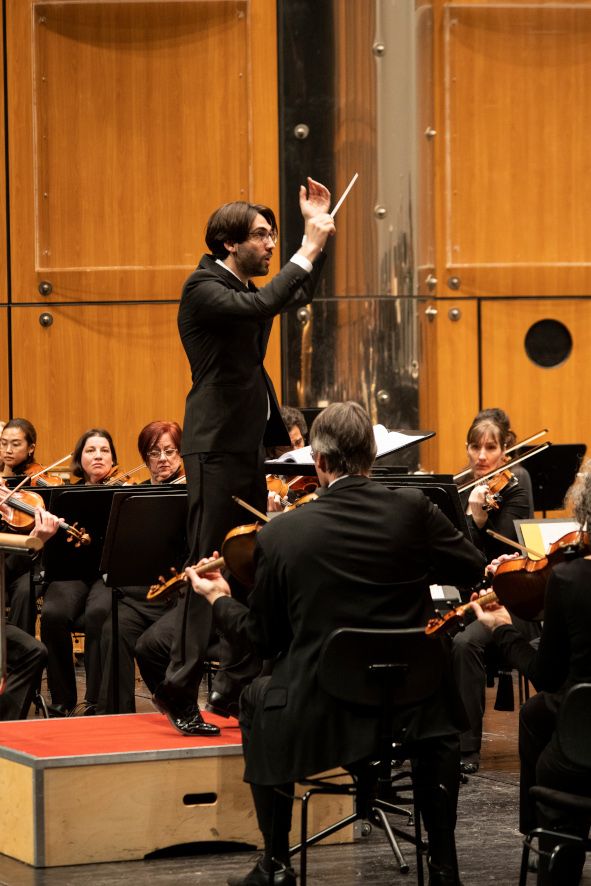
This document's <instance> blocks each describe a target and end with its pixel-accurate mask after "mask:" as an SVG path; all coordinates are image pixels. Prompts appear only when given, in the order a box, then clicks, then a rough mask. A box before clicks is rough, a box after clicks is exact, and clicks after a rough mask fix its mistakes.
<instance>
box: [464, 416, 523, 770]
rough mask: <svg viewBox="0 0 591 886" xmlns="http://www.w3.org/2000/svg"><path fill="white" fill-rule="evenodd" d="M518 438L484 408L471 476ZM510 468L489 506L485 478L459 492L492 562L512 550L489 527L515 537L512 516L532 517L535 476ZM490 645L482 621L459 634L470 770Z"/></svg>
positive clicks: (473, 429) (494, 463)
mask: <svg viewBox="0 0 591 886" xmlns="http://www.w3.org/2000/svg"><path fill="white" fill-rule="evenodd" d="M514 442H515V434H514V433H513V431H512V430H511V426H510V421H509V417H508V415H507V414H506V413H505V412H504V411H503V410H502V409H486V410H483V411H482V412H479V413H478V415H477V416H476V417H475V419H474V421H473V422H472V424H471V425H470V428H469V430H468V434H467V439H466V450H467V454H468V464H469V468H470V471H471V474H472V478H473V479H474V480H477V479H479V478H481V477H482V476H484V475H485V474H487V473H489V472H490V471H494V470H495V469H496V468H499V467H502V465H504V464H505V463H506V462H507V456H506V455H505V452H506V450H507V448H508V447H509V446H512V445H513V444H514ZM511 473H512V474H513V473H514V475H515V477H517V479H518V482H517V483H514V482H513V481H509V482H508V483H507V485H506V487H505V489H503V490H502V491H501V492H500V501H496V502H495V504H496V505H497V506H496V507H495V506H492V507H490V509H488V508H489V505H488V504H487V501H486V498H487V495H488V494H489V489H488V487H487V485H486V484H485V482H483V483H481V484H477V485H476V486H474V487H472V489H471V490H469V491H466V492H464V493H461V494H460V500H461V501H462V504H463V507H464V509H465V513H466V517H467V520H468V526H469V529H470V532H471V535H472V541H473V542H474V544H475V545H476V546H477V547H479V548H480V550H481V551H482V552H483V553H484V555H485V557H486V560H487V562H490V561H491V560H493V559H495V558H496V557H498V556H500V555H501V554H506V553H513V550H512V549H511V548H509V547H508V546H507V545H505V544H503V543H502V542H499V541H497V540H495V539H493V538H492V537H491V536H490V535H488V534H487V532H486V530H487V529H493V530H494V531H495V532H498V533H500V534H501V535H504V536H505V537H506V538H510V539H513V540H516V532H515V527H514V523H513V521H514V520H515V519H519V518H522V519H526V518H528V517H532V516H533V496H532V494H531V481H530V479H529V475H528V473H527V471H525V470H524V469H523V468H521V466H519V465H517V466H516V467H515V468H514V469H513V470H512V471H511ZM514 621H515V623H516V624H518V625H519V628H520V630H521V631H522V632H523V634H524V635H525V636H527V637H528V638H529V639H530V640H532V639H534V638H535V637H536V636H539V626H538V625H537V624H536V623H532V622H524V621H522V620H520V619H517V618H515V619H514ZM490 644H491V637H490V632H489V631H486V630H485V629H484V628H482V626H481V625H480V624H479V623H478V622H477V621H473V622H472V623H470V624H468V625H467V626H466V629H465V630H464V631H462V632H461V633H459V634H457V635H456V636H455V637H454V642H453V664H454V672H455V676H456V680H457V682H458V686H459V690H460V694H461V696H462V701H463V702H464V706H465V708H466V713H467V715H468V721H469V723H470V728H469V729H467V730H466V731H465V732H463V733H462V735H461V736H460V751H461V758H462V763H461V768H462V771H463V772H464V773H467V774H471V773H474V772H476V771H477V770H478V768H479V765H480V747H481V743H482V720H483V716H484V707H485V686H486V667H485V650H486V649H487V647H488V646H489V645H490Z"/></svg>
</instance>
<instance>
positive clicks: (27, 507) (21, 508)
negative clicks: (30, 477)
mask: <svg viewBox="0 0 591 886" xmlns="http://www.w3.org/2000/svg"><path fill="white" fill-rule="evenodd" d="M0 504H2V506H3V507H2V511H0V517H1V518H2V520H4V522H5V523H6V524H7V525H8V526H10V527H11V529H17V530H19V531H21V532H30V531H31V530H32V528H33V526H34V525H35V508H41V509H42V510H47V509H46V508H45V503H44V501H43V499H42V498H41V496H40V495H39V493H38V492H32V491H31V490H29V489H27V490H24V489H23V490H19V491H18V492H11V493H10V495H8V496H7V497H6V498H4V499H2V500H1V501H0ZM59 528H60V529H63V530H64V531H65V532H66V533H67V535H68V541H69V542H71V541H74V547H76V548H79V547H80V545H89V544H90V541H91V539H90V535H89V534H88V533H87V532H86V531H85V530H84V529H78V527H77V525H76V523H74V524H73V525H70V524H69V523H66V522H65V520H60V521H59Z"/></svg>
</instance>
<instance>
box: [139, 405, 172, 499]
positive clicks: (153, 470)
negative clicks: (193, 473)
mask: <svg viewBox="0 0 591 886" xmlns="http://www.w3.org/2000/svg"><path fill="white" fill-rule="evenodd" d="M137 448H138V450H139V453H140V455H141V457H142V458H143V460H144V462H145V463H146V467H147V468H148V470H149V472H150V479H149V480H148V481H147V482H148V483H151V484H152V486H161V485H162V484H163V483H173V482H175V481H177V480H181V479H182V476H183V463H182V460H181V454H180V453H181V428H180V425H179V424H178V423H177V422H176V421H151V422H150V423H149V424H147V425H146V426H145V427H144V428H142V429H141V431H140V433H139V437H138V440H137Z"/></svg>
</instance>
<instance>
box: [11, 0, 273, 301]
mask: <svg viewBox="0 0 591 886" xmlns="http://www.w3.org/2000/svg"><path fill="white" fill-rule="evenodd" d="M255 6H256V7H257V10H256V15H251V14H250V13H251V8H254V7H255ZM272 6H273V4H272V3H271V2H270V0H253V2H252V3H251V4H249V3H248V2H246V0H227V2H224V0H221V2H216V3H211V2H207V0H195V2H166V0H151V2H150V0H146V2H124V0H121V2H119V3H112V2H105V0H94V2H76V3H64V2H61V3H52V2H34V0H33V2H23V0H8V4H7V19H8V85H9V121H10V158H11V168H12V172H13V174H12V179H11V196H12V215H11V227H12V239H13V255H14V262H13V292H14V299H15V300H17V301H32V300H38V301H39V300H41V296H39V294H38V292H37V286H38V283H39V282H40V281H41V280H43V279H47V280H49V281H50V282H51V284H52V286H53V294H52V297H51V299H50V300H52V299H59V300H61V301H63V300H78V299H80V298H83V299H95V298H97V297H99V298H105V299H119V298H126V299H129V298H146V297H148V298H149V297H164V298H166V297H168V298H170V297H171V296H172V297H174V296H175V295H176V294H177V293H178V292H179V289H180V286H181V284H182V281H183V279H184V278H185V277H186V276H187V273H188V272H189V271H190V270H191V268H192V267H193V266H194V263H195V258H196V256H198V254H199V251H200V249H201V245H202V231H203V228H204V225H205V221H206V219H207V216H208V215H209V213H210V212H211V211H212V209H214V208H215V207H216V206H217V205H219V204H220V203H223V202H225V201H227V200H232V199H237V198H240V197H244V198H247V199H248V198H249V196H251V191H252V189H253V188H254V187H257V189H258V188H260V190H262V191H263V192H266V194H267V195H269V196H273V192H274V193H275V194H276V192H277V186H276V184H274V179H275V178H276V162H275V161H276V147H275V148H273V145H272V142H273V137H272V136H271V137H270V138H269V137H264V136H261V135H259V134H258V133H259V127H260V128H261V129H265V130H274V129H276V116H275V114H274V113H271V114H269V102H268V96H269V95H272V94H274V92H275V88H276V86H275V80H274V70H273V67H274V63H273V62H272V63H271V64H270V65H266V77H267V90H266V93H265V96H266V99H267V100H266V101H265V104H264V114H261V113H260V110H261V105H262V99H261V97H260V89H259V84H260V82H261V74H260V68H261V65H262V63H263V62H262V60H261V59H260V58H258V60H255V55H254V52H251V50H250V48H249V47H250V42H251V41H252V43H253V44H254V46H256V52H257V53H258V54H259V56H260V55H263V56H265V55H267V57H268V55H274V49H275V47H274V42H273V40H274V28H273V29H272V30H271V29H268V30H267V31H266V32H263V28H264V27H265V24H266V26H267V28H269V24H270V25H271V26H272V25H273V19H272V18H271V20H270V22H269V19H268V18H267V21H266V23H265V21H264V15H263V12H264V11H267V10H268V9H270V8H271V7H272ZM267 47H268V48H269V50H271V51H270V52H268V53H266V52H265V49H266V48H267ZM274 106H275V105H274V103H273V104H272V106H271V107H273V108H274ZM23 108H28V109H31V113H23ZM33 109H34V113H33ZM255 132H256V133H257V136H256V138H255V137H254V136H253V133H255ZM259 145H260V146H261V148H262V152H261V151H260V149H259ZM255 148H256V150H257V153H259V154H260V153H262V156H263V157H264V162H265V164H266V166H263V165H262V161H261V159H260V157H259V158H258V159H257V164H259V165H257V167H256V168H255V167H254V161H253V150H254V149H255ZM263 196H264V195H263ZM258 199H262V196H258Z"/></svg>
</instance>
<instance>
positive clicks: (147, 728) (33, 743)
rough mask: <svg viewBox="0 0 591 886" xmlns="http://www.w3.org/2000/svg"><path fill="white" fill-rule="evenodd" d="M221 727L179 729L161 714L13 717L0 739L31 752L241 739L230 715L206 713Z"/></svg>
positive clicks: (46, 754)
mask: <svg viewBox="0 0 591 886" xmlns="http://www.w3.org/2000/svg"><path fill="white" fill-rule="evenodd" d="M207 720H208V722H210V723H215V724H216V726H219V727H220V729H221V734H220V735H217V736H215V738H201V737H199V736H188V735H181V733H180V732H177V731H176V730H175V729H173V727H172V726H171V725H170V723H169V722H168V720H167V719H166V717H164V716H162V714H157V713H154V714H112V715H107V716H98V717H97V716H94V717H60V718H55V719H50V720H13V721H10V722H4V723H2V724H0V745H2V746H3V747H5V748H10V749H12V750H14V751H18V752H20V753H24V754H29V755H30V756H32V757H37V758H42V759H50V758H52V757H69V756H71V757H78V756H96V755H101V754H125V753H134V752H135V753H141V752H143V751H163V750H182V749H183V748H208V747H212V748H214V747H220V746H226V745H241V744H242V738H241V735H240V729H239V727H238V723H237V721H236V720H235V719H234V718H229V719H224V718H223V717H217V716H216V715H215V714H207Z"/></svg>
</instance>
